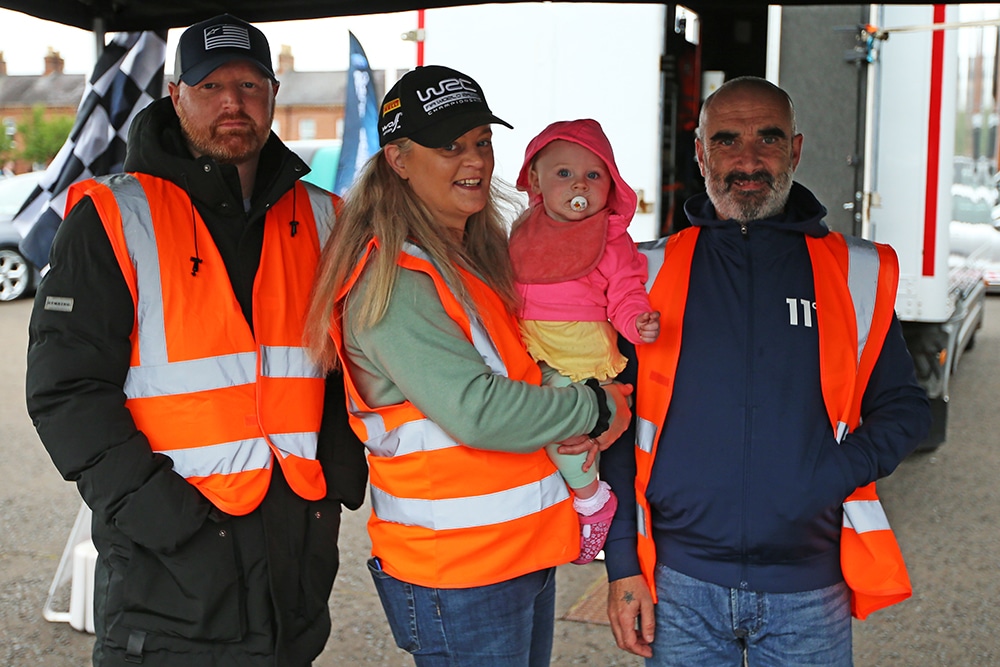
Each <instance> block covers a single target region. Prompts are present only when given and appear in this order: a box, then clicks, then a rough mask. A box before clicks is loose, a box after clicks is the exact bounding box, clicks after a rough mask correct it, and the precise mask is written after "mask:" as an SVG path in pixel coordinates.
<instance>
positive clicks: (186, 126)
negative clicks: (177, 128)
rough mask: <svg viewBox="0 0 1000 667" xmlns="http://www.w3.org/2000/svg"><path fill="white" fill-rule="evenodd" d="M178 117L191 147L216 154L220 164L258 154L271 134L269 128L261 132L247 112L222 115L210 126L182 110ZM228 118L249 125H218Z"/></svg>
mask: <svg viewBox="0 0 1000 667" xmlns="http://www.w3.org/2000/svg"><path fill="white" fill-rule="evenodd" d="M178 118H179V119H180V121H181V129H182V130H183V131H184V136H185V138H186V139H187V141H188V143H190V144H191V147H192V148H193V149H194V150H195V151H196V152H197V153H199V154H201V155H206V156H208V157H210V158H213V159H214V160H215V161H216V162H218V163H220V164H239V163H241V162H244V161H245V160H247V159H248V158H250V157H253V156H255V155H257V154H258V153H259V152H260V149H261V148H262V147H263V146H264V142H265V141H267V137H268V134H270V129H268V131H267V132H261V129H260V128H259V127H258V126H257V123H256V122H255V121H254V119H253V118H251V117H250V116H248V115H246V114H244V113H232V114H226V115H224V116H220V117H218V118H216V119H215V122H214V123H213V124H212V125H211V126H208V127H205V126H196V125H194V124H193V123H191V122H190V120H189V119H188V117H187V115H186V114H184V113H183V112H179V113H178ZM229 120H241V121H246V122H247V123H249V126H248V127H246V128H240V129H238V130H231V129H227V130H225V131H222V132H220V131H219V130H218V129H217V128H218V125H219V124H220V123H223V122H225V121H229Z"/></svg>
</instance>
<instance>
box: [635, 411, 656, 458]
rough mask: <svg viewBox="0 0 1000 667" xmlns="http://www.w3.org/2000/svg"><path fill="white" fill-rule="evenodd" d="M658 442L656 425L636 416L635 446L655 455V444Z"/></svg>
mask: <svg viewBox="0 0 1000 667" xmlns="http://www.w3.org/2000/svg"><path fill="white" fill-rule="evenodd" d="M655 441H656V424H654V423H653V422H651V421H649V420H648V419H643V418H642V417H640V416H638V415H636V418H635V446H636V447H638V448H639V449H641V450H642V451H644V452H646V453H647V454H652V453H653V444H654V443H655Z"/></svg>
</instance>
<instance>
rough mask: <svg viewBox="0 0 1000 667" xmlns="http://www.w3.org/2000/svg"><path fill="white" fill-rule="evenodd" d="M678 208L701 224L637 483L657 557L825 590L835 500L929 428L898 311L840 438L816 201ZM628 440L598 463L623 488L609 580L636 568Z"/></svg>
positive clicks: (836, 564) (699, 574) (744, 580)
mask: <svg viewBox="0 0 1000 667" xmlns="http://www.w3.org/2000/svg"><path fill="white" fill-rule="evenodd" d="M685 211H686V213H687V215H688V218H689V219H690V220H691V222H692V224H693V225H696V226H698V227H701V232H700V235H699V238H698V242H697V245H696V248H695V253H694V258H693V263H692V267H691V286H690V290H689V294H688V298H687V308H686V311H685V314H684V324H683V332H682V341H683V342H682V346H681V354H680V359H679V361H678V367H677V375H676V380H675V385H674V393H673V399H672V402H671V405H670V409H669V412H668V415H667V419H666V423H665V424H664V427H663V428H662V429H661V431H660V440H659V443H658V447H657V454H656V460H655V462H654V464H653V471H652V477H651V481H650V485H649V489H648V491H647V496H648V498H649V502H650V508H651V515H652V522H653V535H654V540H655V542H656V549H657V558H658V561H659V562H661V563H663V564H665V565H666V566H667V567H670V568H672V569H675V570H677V571H679V572H682V573H683V574H686V575H688V576H691V577H695V578H697V579H700V580H703V581H708V582H711V583H715V584H719V585H722V586H728V587H733V588H746V589H749V590H755V591H764V592H771V593H788V592H797V591H806V590H814V589H817V588H822V587H825V586H830V585H832V584H834V583H837V582H839V581H842V580H843V576H842V574H841V570H840V550H839V547H840V527H841V518H842V510H841V504H842V502H843V500H844V499H845V498H846V497H847V496H848V495H849V494H850V493H851V492H852V491H853V490H854V489H855V488H856V487H858V486H862V485H865V484H867V483H869V482H872V481H874V480H876V479H878V478H880V477H883V476H885V475H888V474H889V473H891V472H892V471H893V470H894V469H895V468H896V466H897V465H898V464H899V462H900V461H901V460H902V459H903V458H904V457H905V456H906V455H907V454H909V453H910V452H911V451H912V450H913V449H914V448H915V447H916V446H917V444H918V443H919V442H920V440H921V439H923V437H925V435H926V433H927V430H928V428H929V425H930V411H929V408H928V404H927V397H926V394H925V392H924V390H923V389H922V388H921V387H920V386H919V385H918V384H917V382H916V379H915V377H914V372H913V362H912V360H911V358H910V355H909V352H908V351H907V349H906V345H905V343H904V341H903V337H902V333H901V329H900V325H899V322H898V321H897V320H896V318H895V317H893V322H892V326H891V328H890V330H889V333H888V336H887V338H886V341H885V344H884V346H883V349H882V352H881V355H880V356H879V359H878V362H877V364H876V365H875V369H874V372H873V374H872V377H871V380H870V381H869V384H868V387H867V390H866V392H865V395H864V399H863V401H862V407H861V414H862V418H863V424H862V425H861V426H860V427H859V428H858V429H856V430H855V431H854V432H852V433H851V434H849V435H848V436H847V438H846V439H845V440H844V441H843V443H841V444H837V442H836V440H835V438H834V434H833V431H832V428H831V426H830V420H829V417H828V415H827V412H826V408H825V406H824V403H823V396H822V391H821V387H820V375H819V338H818V332H817V327H816V318H815V311H814V309H815V292H814V288H813V277H812V265H811V262H810V259H809V253H808V250H807V248H806V242H805V236H806V235H809V236H816V237H822V236H825V235H826V234H828V233H829V230H828V228H827V227H826V224H825V223H824V222H823V217H824V216H825V215H826V209H825V208H823V206H822V205H821V204H820V203H819V202H818V201H817V200H816V198H815V197H814V196H813V195H812V193H811V192H809V191H808V190H807V189H806V188H804V187H802V186H801V185H799V184H793V187H792V191H791V195H790V198H789V202H788V205H787V206H786V209H785V212H784V213H783V214H780V215H779V216H776V217H774V218H769V219H766V220H757V221H752V222H750V223H748V224H747V225H746V226H745V230H744V229H743V228H741V225H740V224H739V223H737V222H734V221H732V220H728V221H720V220H718V219H717V218H716V216H715V209H714V207H713V206H712V204H711V203H710V202H709V200H708V198H707V196H705V195H700V196H697V197H694V198H692V199H690V200H689V201H688V202H687V204H686V206H685ZM658 279H659V280H661V281H662V280H671V277H670V276H669V275H663V274H661V275H660V276H659V278H658ZM653 307H654V308H656V304H655V303H654V304H653ZM625 352H626V355H627V356H628V357H629V368H627V369H626V371H625V373H624V374H623V376H622V378H621V380H622V381H627V382H634V377H635V375H634V374H635V353H634V350H633V349H631V348H630V349H626V350H625ZM634 442H635V439H634V435H633V434H632V433H631V432H629V433H626V434H625V435H624V436H623V437H622V438H621V439H620V440H619V441H618V442H617V443H615V445H613V446H612V447H611V448H610V449H609V450H608V451H607V452H605V454H604V455H603V456H602V459H601V476H602V477H603V478H604V479H606V480H607V481H608V482H609V483H610V484H611V486H612V487H613V489H614V491H615V493H616V494H618V497H619V509H618V513H617V514H616V516H615V521H614V524H613V525H612V528H611V533H610V534H609V538H608V542H607V544H606V546H605V554H606V556H607V560H606V563H607V568H608V574H609V578H610V579H611V580H615V579H620V578H623V577H626V576H630V575H635V574H639V565H638V560H637V556H636V528H635V526H636V524H635V489H634V479H635V456H634Z"/></svg>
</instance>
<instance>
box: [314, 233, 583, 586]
mask: <svg viewBox="0 0 1000 667" xmlns="http://www.w3.org/2000/svg"><path fill="white" fill-rule="evenodd" d="M377 247H378V243H377V241H374V240H373V241H372V242H370V243H369V245H368V248H367V250H366V251H365V255H364V257H363V258H362V259H361V260H360V261H359V262H358V265H357V266H356V267H355V270H354V272H353V274H352V275H351V277H350V278H349V280H348V282H347V285H346V286H345V288H344V290H343V291H342V292H341V294H340V295H339V297H338V301H337V307H336V309H335V312H334V316H333V321H332V322H331V335H332V337H333V340H334V342H335V344H336V346H337V350H338V354H339V355H340V358H341V361H342V362H343V364H342V365H343V368H344V383H345V387H346V389H347V397H348V403H349V405H348V410H349V414H350V417H349V419H350V422H351V426H352V428H353V429H354V431H355V433H357V435H358V437H359V438H360V439H361V440H362V441H363V442H364V443H365V446H366V447H367V448H368V466H369V478H370V485H371V486H370V497H371V504H372V514H371V518H370V519H369V521H368V533H369V535H370V536H371V541H372V553H373V554H374V555H375V556H377V557H378V558H379V559H380V560H381V562H382V567H383V569H384V570H385V571H386V572H387V573H388V574H390V575H392V576H393V577H396V578H397V579H400V580H401V581H405V582H408V583H411V584H417V585H420V586H427V587H431V588H472V587H476V586H486V585H489V584H495V583H499V582H501V581H507V580H508V579H512V578H514V577H518V576H520V575H523V574H527V573H530V572H536V571H538V570H541V569H544V568H548V567H553V566H555V565H560V564H563V563H567V562H569V561H571V560H572V559H574V558H576V557H577V556H578V555H579V552H580V537H579V534H580V533H579V523H578V521H577V518H576V512H574V510H573V506H572V502H571V501H570V495H569V491H568V490H567V487H566V483H565V482H564V481H563V479H562V477H561V476H560V475H559V472H558V471H557V470H556V468H555V466H554V465H553V464H552V462H551V461H550V460H549V457H548V456H547V455H546V454H545V452H544V451H543V450H539V451H536V452H532V453H529V454H515V453H509V452H497V451H487V450H482V449H473V448H471V447H466V446H464V445H462V444H461V443H459V442H457V441H456V440H454V439H453V438H452V437H451V436H449V435H448V434H447V433H445V432H444V430H443V429H442V428H441V427H440V426H438V425H437V424H435V423H434V422H432V421H431V420H429V419H428V418H427V417H426V416H425V415H424V414H423V413H422V412H421V411H420V410H418V409H417V408H416V407H415V406H414V405H413V404H412V403H411V402H410V401H404V402H402V403H399V404H395V405H388V406H384V407H375V406H372V405H370V404H368V403H367V402H366V401H365V400H364V398H363V397H362V396H361V394H360V392H359V391H358V389H357V385H356V384H355V382H354V378H352V376H351V372H350V369H351V365H350V364H349V363H347V361H348V360H347V356H346V351H345V349H344V340H343V337H342V329H341V324H340V323H341V321H342V319H341V318H342V316H343V308H344V297H345V295H346V294H348V292H349V291H350V289H351V287H352V286H353V285H354V283H355V282H356V281H357V279H358V277H359V276H360V275H361V272H362V271H363V269H364V266H365V264H366V263H367V262H368V260H369V258H370V257H371V255H372V252H373V251H375V249H376V248H377ZM397 262H398V264H399V266H400V267H402V268H403V269H406V270H410V271H420V272H422V273H425V274H427V275H428V276H430V277H431V278H432V279H433V281H434V285H435V287H436V288H437V293H438V296H439V297H440V298H441V302H442V304H443V305H444V308H445V311H446V312H447V313H448V315H449V316H450V317H451V318H452V319H453V320H454V321H455V322H456V323H457V324H458V325H459V326H460V327H461V328H462V331H463V332H464V333H465V336H466V338H467V339H468V340H469V342H470V343H472V344H473V345H474V346H475V347H476V349H477V350H478V351H479V352H480V354H482V356H483V360H484V361H485V362H486V363H487V364H488V365H489V366H490V369H491V370H492V372H493V373H494V374H495V375H502V376H504V377H507V378H509V379H511V380H517V381H521V382H526V383H530V384H534V385H538V384H539V383H540V382H541V372H540V371H539V369H538V365H537V364H536V363H535V362H534V361H532V359H531V357H530V356H528V353H527V352H526V351H525V349H524V346H523V344H522V343H521V337H520V334H519V331H518V327H517V323H516V321H515V320H514V318H513V317H512V316H511V315H510V314H509V313H508V312H507V310H506V308H505V307H504V304H503V302H502V301H501V300H500V298H499V297H498V296H497V295H496V293H494V292H493V290H491V289H490V288H489V287H488V286H487V285H486V284H485V283H484V282H482V281H481V280H480V279H479V278H477V277H475V276H474V275H472V274H471V273H469V272H467V271H464V270H462V269H459V272H460V274H461V276H462V279H463V281H464V284H465V287H466V289H467V290H468V292H469V296H470V298H471V300H472V303H473V304H474V308H475V312H467V311H466V309H465V308H464V307H463V305H462V304H461V303H460V302H459V300H458V299H457V298H456V297H455V295H454V294H453V293H452V291H451V290H450V289H449V288H448V285H447V284H446V282H445V280H444V278H443V277H442V276H441V274H440V272H439V271H438V270H437V269H436V268H435V266H434V264H433V263H432V261H431V260H430V258H429V257H428V256H427V255H426V253H424V251H423V250H422V249H420V248H419V247H417V246H415V245H412V244H409V243H407V244H405V246H404V248H403V251H402V252H401V253H400V255H399V257H398V259H397ZM517 418H518V416H517V415H511V419H517Z"/></svg>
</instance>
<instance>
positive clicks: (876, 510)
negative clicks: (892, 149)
mask: <svg viewBox="0 0 1000 667" xmlns="http://www.w3.org/2000/svg"><path fill="white" fill-rule="evenodd" d="M699 231H700V230H699V228H698V227H691V228H689V229H687V230H684V231H682V232H679V233H677V234H674V235H673V236H671V237H670V238H669V239H668V240H667V242H666V246H665V247H664V249H663V259H662V267H664V268H659V265H660V262H659V261H657V260H658V259H659V258H650V262H649V264H650V275H651V276H655V275H656V270H657V269H658V268H659V273H660V274H661V275H665V276H666V277H665V279H664V280H661V281H654V282H653V283H652V285H653V286H652V289H651V291H650V300H651V301H652V303H653V304H654V306H655V307H656V308H657V309H659V310H660V313H661V314H660V336H659V338H658V339H657V340H656V342H655V343H653V344H650V345H641V346H638V347H637V348H636V354H637V356H638V362H639V375H638V382H637V384H638V386H637V388H636V397H637V399H636V400H637V404H636V449H635V455H636V471H637V473H636V502H637V506H638V507H637V517H636V518H637V522H638V532H639V547H638V550H639V563H640V566H641V568H642V572H643V576H644V577H645V579H646V582H647V584H648V585H649V588H650V591H651V592H652V594H653V599H654V601H655V600H656V585H655V582H654V579H653V572H654V568H655V566H656V545H655V543H654V541H653V538H652V519H651V517H650V513H649V501H648V499H647V498H646V489H647V488H648V486H649V480H650V476H651V474H652V469H653V461H654V459H655V457H656V447H657V444H658V440H659V432H660V428H661V427H662V426H663V424H664V421H665V419H666V417H667V410H668V407H669V405H670V399H671V396H672V395H673V387H674V379H675V377H674V376H675V373H676V370H677V362H678V359H679V357H680V351H681V333H682V331H683V324H684V309H685V306H686V302H687V295H688V288H689V286H690V278H691V262H692V258H693V256H694V249H695V244H696V242H697V239H698V232H699ZM806 246H807V247H808V250H809V257H810V260H811V262H812V270H813V281H814V283H815V290H816V316H817V322H818V330H819V350H820V382H821V385H822V391H823V400H824V403H825V404H826V408H827V413H828V414H829V416H830V425H831V428H832V429H833V431H834V433H835V435H836V438H837V441H838V442H840V441H842V440H843V438H844V436H845V435H846V434H847V433H848V432H849V431H850V430H851V429H853V428H855V427H857V425H858V424H859V423H860V421H861V399H862V396H863V395H864V391H865V387H866V386H867V384H868V380H869V378H870V377H871V373H872V369H873V368H874V366H875V362H876V360H877V359H878V356H879V353H880V352H881V349H882V344H883V342H884V341H885V336H886V333H887V332H888V330H889V326H890V324H891V323H892V314H893V308H894V304H895V299H896V284H897V282H898V279H899V266H898V263H897V260H896V254H895V252H893V250H892V249H891V248H890V247H889V246H887V245H883V244H878V243H870V242H868V241H862V240H860V239H857V238H854V237H846V236H843V235H841V234H837V233H830V234H828V235H826V236H824V237H822V238H813V237H809V236H807V237H806ZM651 280H653V278H651ZM840 560H841V570H842V571H843V574H844V580H845V581H846V582H847V585H848V587H850V589H851V592H852V599H851V611H852V613H853V614H854V616H856V617H857V618H859V619H864V618H865V617H866V616H868V614H870V613H871V612H873V611H876V610H878V609H881V608H883V607H887V606H889V605H891V604H895V603H897V602H901V601H902V600H905V599H906V598H908V597H910V595H911V593H912V587H911V586H910V580H909V577H908V575H907V573H906V565H905V563H904V562H903V556H902V554H901V553H900V550H899V546H898V544H897V543H896V538H895V536H894V535H893V533H892V530H891V529H890V528H889V522H888V520H887V519H886V516H885V512H884V511H883V510H882V505H881V503H879V500H878V496H877V495H876V493H875V483H874V482H873V483H871V484H868V485H867V486H864V487H860V488H858V489H857V490H856V491H855V492H854V493H852V494H851V495H850V496H849V497H848V498H847V499H846V500H845V501H844V520H843V527H842V529H841V537H840Z"/></svg>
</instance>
